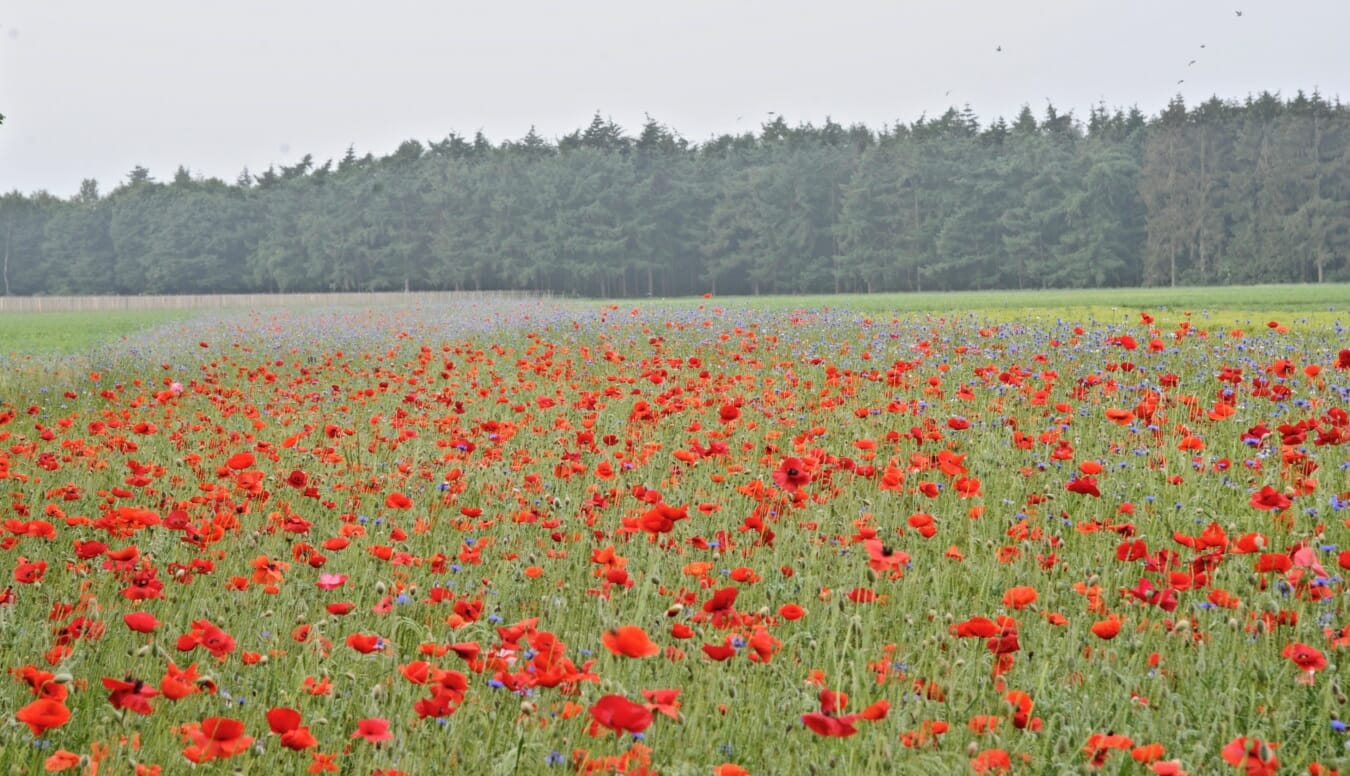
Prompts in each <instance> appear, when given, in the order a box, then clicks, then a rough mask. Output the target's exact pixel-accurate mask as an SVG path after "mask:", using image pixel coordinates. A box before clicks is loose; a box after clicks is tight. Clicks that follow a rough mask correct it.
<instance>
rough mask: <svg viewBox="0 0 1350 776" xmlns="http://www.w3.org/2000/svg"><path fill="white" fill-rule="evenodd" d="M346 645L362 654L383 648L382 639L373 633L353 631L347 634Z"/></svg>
mask: <svg viewBox="0 0 1350 776" xmlns="http://www.w3.org/2000/svg"><path fill="white" fill-rule="evenodd" d="M347 646H349V647H351V648H352V649H354V650H356V651H357V652H360V653H361V654H363V655H369V654H370V653H372V652H378V651H380V650H382V649H384V639H382V638H380V637H379V636H378V635H376V634H374V633H353V634H350V635H349V636H347Z"/></svg>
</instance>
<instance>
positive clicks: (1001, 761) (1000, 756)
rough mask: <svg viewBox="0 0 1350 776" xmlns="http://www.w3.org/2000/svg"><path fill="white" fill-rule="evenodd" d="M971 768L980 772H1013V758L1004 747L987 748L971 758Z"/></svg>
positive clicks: (996, 773) (997, 773)
mask: <svg viewBox="0 0 1350 776" xmlns="http://www.w3.org/2000/svg"><path fill="white" fill-rule="evenodd" d="M970 769H971V770H972V771H974V772H975V773H980V774H985V773H988V774H995V776H997V775H999V774H1007V773H1012V758H1011V757H1009V756H1008V753H1007V752H1005V751H1003V750H1002V749H986V750H984V751H982V752H979V753H977V754H976V755H975V756H974V757H972V758H971V759H970Z"/></svg>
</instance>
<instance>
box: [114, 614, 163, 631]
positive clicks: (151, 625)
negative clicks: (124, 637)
mask: <svg viewBox="0 0 1350 776" xmlns="http://www.w3.org/2000/svg"><path fill="white" fill-rule="evenodd" d="M122 620H123V621H124V622H126V624H127V627H128V628H130V629H132V630H134V631H136V632H137V633H150V632H152V631H153V630H154V629H155V628H158V627H159V625H160V622H159V620H156V619H155V615H153V614H150V613H149V612H130V613H128V614H125V615H123V616H122Z"/></svg>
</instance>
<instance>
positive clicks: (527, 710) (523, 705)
mask: <svg viewBox="0 0 1350 776" xmlns="http://www.w3.org/2000/svg"><path fill="white" fill-rule="evenodd" d="M537 708H538V707H537V706H535V705H534V704H533V703H531V702H529V701H521V702H520V713H521V714H524V715H526V716H529V715H531V714H533V713H534V712H535V710H536V709H537Z"/></svg>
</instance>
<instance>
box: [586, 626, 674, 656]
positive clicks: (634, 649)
mask: <svg viewBox="0 0 1350 776" xmlns="http://www.w3.org/2000/svg"><path fill="white" fill-rule="evenodd" d="M600 640H601V641H602V642H604V644H605V647H606V648H607V649H608V650H609V651H610V652H613V653H614V654H616V655H621V656H623V657H634V658H640V657H651V656H652V655H655V654H658V653H659V652H660V651H661V647H660V646H658V645H657V644H656V642H654V641H652V640H651V638H650V637H648V636H647V631H645V630H643V629H642V628H639V627H638V626H636V625H624V626H623V627H620V628H615V629H614V630H611V631H607V632H606V633H605V634H604V635H603V636H601V637H600Z"/></svg>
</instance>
